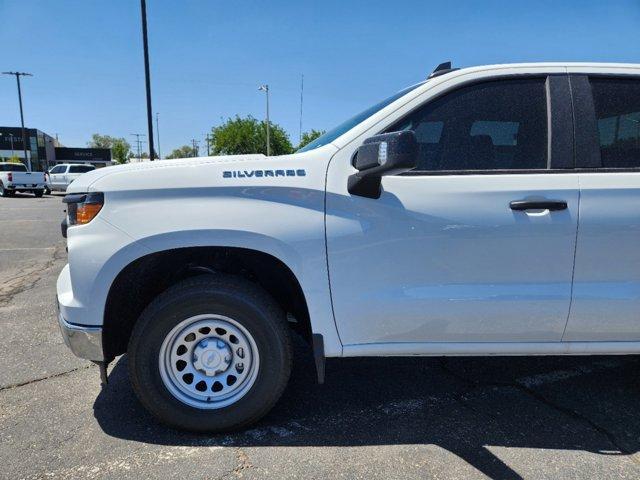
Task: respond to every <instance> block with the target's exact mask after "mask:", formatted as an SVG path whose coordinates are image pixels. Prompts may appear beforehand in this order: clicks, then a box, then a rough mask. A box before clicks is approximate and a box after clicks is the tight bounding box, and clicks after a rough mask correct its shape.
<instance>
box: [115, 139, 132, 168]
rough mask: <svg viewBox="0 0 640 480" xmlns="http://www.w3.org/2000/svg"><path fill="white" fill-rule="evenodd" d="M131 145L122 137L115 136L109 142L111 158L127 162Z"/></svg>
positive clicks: (119, 161)
mask: <svg viewBox="0 0 640 480" xmlns="http://www.w3.org/2000/svg"><path fill="white" fill-rule="evenodd" d="M130 152H131V145H129V142H127V141H126V140H125V139H124V138H116V139H115V140H114V141H113V143H112V144H111V158H112V159H113V160H114V161H115V162H116V163H121V164H122V163H127V160H128V159H129V153H130Z"/></svg>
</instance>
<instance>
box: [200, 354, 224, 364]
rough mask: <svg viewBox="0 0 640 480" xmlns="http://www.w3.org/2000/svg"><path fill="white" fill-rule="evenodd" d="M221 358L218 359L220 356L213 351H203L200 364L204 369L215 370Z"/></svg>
mask: <svg viewBox="0 0 640 480" xmlns="http://www.w3.org/2000/svg"><path fill="white" fill-rule="evenodd" d="M221 361H222V358H220V354H219V353H218V352H215V351H213V350H205V351H204V353H203V354H202V364H203V365H204V366H205V367H206V368H215V367H217V366H218V365H220V362H221Z"/></svg>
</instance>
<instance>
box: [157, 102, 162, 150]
mask: <svg viewBox="0 0 640 480" xmlns="http://www.w3.org/2000/svg"><path fill="white" fill-rule="evenodd" d="M158 115H160V114H159V113H158V112H156V135H158V160H162V153H161V152H160V122H159V120H158Z"/></svg>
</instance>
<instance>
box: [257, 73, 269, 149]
mask: <svg viewBox="0 0 640 480" xmlns="http://www.w3.org/2000/svg"><path fill="white" fill-rule="evenodd" d="M258 90H261V91H263V92H265V93H266V94H267V157H270V156H271V141H270V140H269V85H267V84H265V85H261V86H260V87H259V88H258Z"/></svg>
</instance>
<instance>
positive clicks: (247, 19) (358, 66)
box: [0, 0, 640, 155]
mask: <svg viewBox="0 0 640 480" xmlns="http://www.w3.org/2000/svg"><path fill="white" fill-rule="evenodd" d="M147 8H148V17H149V18H148V20H149V41H150V56H151V71H152V88H153V106H154V111H157V112H160V134H161V147H162V154H163V155H164V154H167V153H169V151H170V150H171V149H173V148H175V147H178V146H180V145H183V144H186V143H189V142H190V140H191V139H192V138H196V139H198V140H200V141H201V143H203V137H204V135H205V133H206V132H207V131H208V130H209V129H210V127H211V126H213V125H217V124H219V123H220V122H221V119H222V118H227V117H230V116H234V115H236V114H239V115H247V114H251V115H253V116H255V117H257V118H262V117H263V115H264V94H263V93H261V92H259V91H258V86H259V85H260V84H261V83H269V85H270V88H271V119H272V121H274V122H276V123H279V124H280V125H282V126H283V127H284V128H285V129H286V130H287V131H288V132H289V134H290V136H291V139H292V141H293V142H294V144H295V143H296V142H297V139H298V122H299V110H300V75H301V74H302V73H304V76H305V97H304V116H303V129H305V130H307V129H310V128H317V129H329V128H331V127H332V126H334V125H335V124H337V123H339V122H341V121H342V120H344V119H346V118H348V117H350V116H352V115H353V114H355V113H357V112H358V111H360V110H363V109H364V108H366V107H368V106H369V105H371V104H373V103H375V102H377V101H378V100H380V99H382V98H384V97H386V96H388V95H390V94H391V93H393V92H395V91H397V90H399V89H401V88H402V87H404V86H407V85H409V84H412V83H415V82H418V81H420V80H422V79H423V78H425V77H426V75H427V74H428V73H429V72H430V70H431V69H432V68H433V67H434V66H435V65H436V64H438V63H440V62H442V61H445V60H453V62H454V64H455V65H457V66H469V65H478V64H486V63H505V62H521V61H612V62H640V1H639V0H610V1H606V2H605V1H590V0H582V1H558V0H556V1H546V0H538V1H535V2H534V1H519V0H511V1H491V0H485V1H477V2H471V1H459V0H455V1H437V2H435V1H434V2H432V1H426V0H423V1H419V0H418V1H413V0H406V1H404V2H390V1H388V0H387V1H384V2H382V1H375V0H368V1H349V0H342V1H334V0H325V1H322V2H312V1H301V0H299V1H293V0H291V1H284V0H282V1H278V0H272V1H263V2H262V1H252V0H243V1H228V0H227V1H218V0H184V1H175V0H147ZM0 45H2V46H3V48H2V53H1V54H0V70H2V71H4V70H22V71H28V72H32V73H33V74H34V75H35V76H34V77H33V78H29V79H26V80H24V83H23V93H24V105H25V116H26V122H27V125H28V126H29V127H34V128H39V129H41V130H44V131H45V132H47V133H50V134H54V133H58V134H59V135H60V140H61V142H63V143H64V144H65V145H67V146H84V145H86V143H87V141H88V140H89V138H90V136H91V134H92V133H94V132H100V133H103V134H109V135H115V136H123V137H127V138H128V139H129V140H130V141H131V142H132V141H133V137H131V136H130V134H131V133H135V132H141V133H146V116H145V115H146V110H145V99H144V69H143V63H142V42H141V33H140V10H139V2H138V1H137V0H108V1H107V0H102V1H98V0H55V1H51V0H0ZM0 125H3V126H14V125H16V126H17V125H19V114H18V105H17V100H16V87H15V80H14V79H13V78H12V77H3V78H0Z"/></svg>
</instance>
